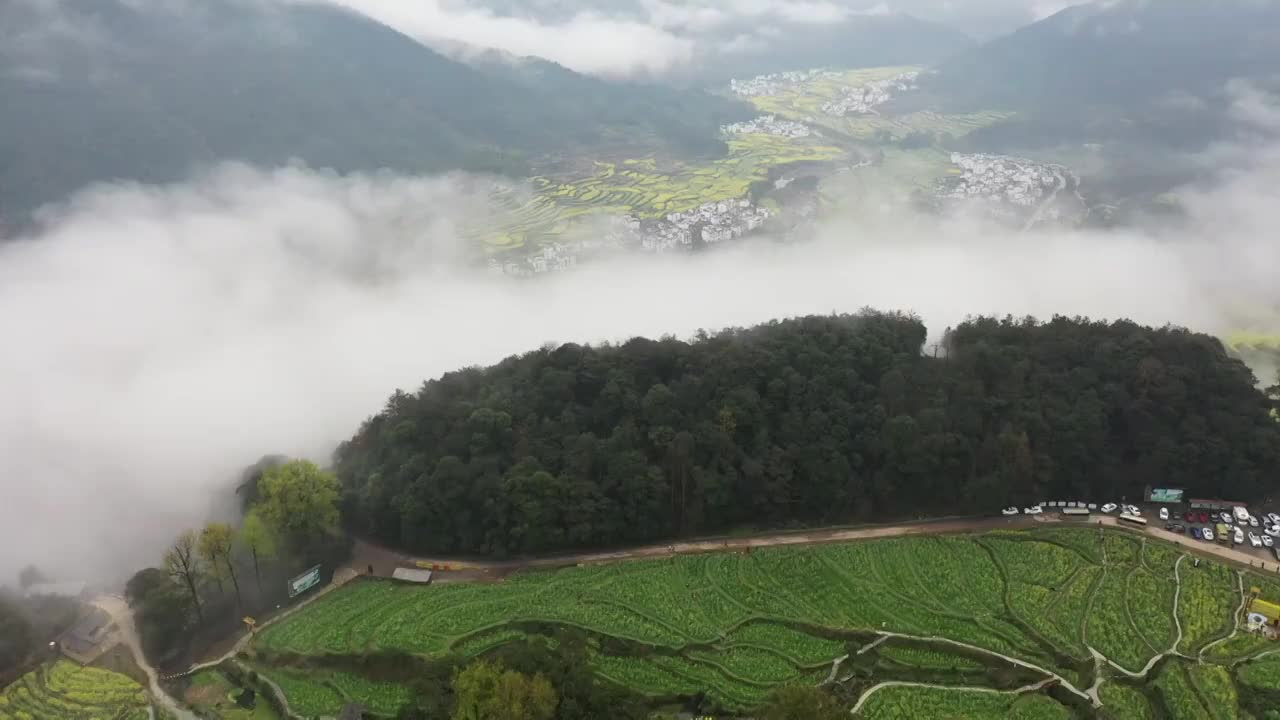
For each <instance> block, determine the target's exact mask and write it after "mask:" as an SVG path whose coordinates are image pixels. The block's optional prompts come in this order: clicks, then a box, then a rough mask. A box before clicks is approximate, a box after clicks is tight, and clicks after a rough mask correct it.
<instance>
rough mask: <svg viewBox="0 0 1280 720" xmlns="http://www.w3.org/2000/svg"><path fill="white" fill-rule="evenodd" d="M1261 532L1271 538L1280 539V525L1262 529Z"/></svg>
mask: <svg viewBox="0 0 1280 720" xmlns="http://www.w3.org/2000/svg"><path fill="white" fill-rule="evenodd" d="M1262 532H1264V533H1266V534H1268V535H1270V536H1271V537H1280V525H1269V526H1267V527H1265V528H1263V529H1262Z"/></svg>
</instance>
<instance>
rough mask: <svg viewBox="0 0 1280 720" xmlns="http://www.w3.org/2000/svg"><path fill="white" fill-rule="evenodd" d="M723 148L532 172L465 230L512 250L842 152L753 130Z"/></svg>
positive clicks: (690, 205)
mask: <svg viewBox="0 0 1280 720" xmlns="http://www.w3.org/2000/svg"><path fill="white" fill-rule="evenodd" d="M728 146H729V152H728V154H727V155H726V156H725V157H723V158H720V159H718V160H715V161H712V162H710V163H706V164H701V165H699V164H684V163H678V164H674V165H671V166H669V167H664V168H663V169H662V170H659V169H658V167H657V163H656V162H655V161H654V160H653V159H652V158H644V159H631V160H624V161H622V162H618V163H610V162H597V163H595V173H594V174H593V175H591V176H590V177H586V178H582V179H576V180H569V179H560V180H556V179H553V178H548V177H535V178H533V193H532V194H528V193H520V192H517V191H515V190H514V189H510V188H501V189H496V190H495V191H494V192H493V193H492V194H491V197H490V200H491V202H492V204H493V206H494V208H495V209H496V211H495V212H494V213H492V214H491V215H490V216H489V217H488V218H486V222H485V223H484V224H479V225H473V226H470V227H468V228H465V229H464V236H465V237H467V238H469V239H471V240H473V241H478V242H483V243H486V244H487V245H488V246H489V247H490V248H491V249H495V250H497V249H512V248H518V247H523V246H536V245H538V244H541V243H546V242H553V241H562V240H567V239H571V238H573V237H574V236H575V235H574V234H575V233H578V232H598V231H599V226H598V225H596V224H594V223H593V222H592V220H596V221H601V220H602V219H603V218H606V217H609V216H621V215H632V216H634V217H636V218H639V219H650V218H660V217H664V216H666V215H667V214H668V213H675V212H683V211H686V210H691V209H694V208H696V207H699V206H700V205H702V204H704V203H708V202H719V201H721V200H737V199H740V198H744V197H746V196H747V194H748V190H749V189H750V187H751V185H752V183H755V182H758V181H760V180H764V179H766V178H767V177H768V176H769V172H770V170H772V169H774V168H777V167H781V166H784V165H789V164H793V163H799V162H825V161H829V160H834V159H836V158H838V157H841V156H842V155H843V154H844V152H845V151H844V150H843V149H841V148H840V147H839V146H837V145H834V144H831V143H830V142H826V141H822V140H819V139H789V138H784V137H779V136H776V135H768V134H763V133H751V134H744V135H737V136H735V137H734V138H733V139H731V140H729V141H728Z"/></svg>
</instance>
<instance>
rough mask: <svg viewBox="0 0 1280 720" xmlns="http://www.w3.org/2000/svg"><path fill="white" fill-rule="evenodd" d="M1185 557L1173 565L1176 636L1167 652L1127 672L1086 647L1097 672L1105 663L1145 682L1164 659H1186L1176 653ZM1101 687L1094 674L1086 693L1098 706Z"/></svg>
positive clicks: (1109, 659)
mask: <svg viewBox="0 0 1280 720" xmlns="http://www.w3.org/2000/svg"><path fill="white" fill-rule="evenodd" d="M1105 556H1106V548H1103V557H1104V559H1105ZM1186 557H1187V556H1186V555H1179V556H1178V559H1177V561H1175V562H1174V563H1173V580H1174V586H1173V625H1174V628H1175V629H1176V630H1177V634H1176V636H1175V637H1174V639H1173V644H1172V645H1171V646H1170V647H1169V649H1168V650H1165V651H1164V652H1162V653H1157V654H1156V655H1154V656H1152V658H1151V659H1150V660H1148V661H1147V664H1146V665H1144V666H1143V668H1142V669H1141V670H1139V671H1137V672H1134V671H1133V670H1129V669H1128V668H1125V667H1123V666H1121V665H1120V664H1119V663H1116V662H1115V661H1114V660H1112V659H1111V658H1108V657H1107V656H1106V655H1104V654H1102V653H1101V652H1099V651H1098V650H1097V648H1095V647H1093V646H1092V645H1088V646H1086V647H1087V649H1088V650H1089V654H1090V655H1092V656H1093V659H1094V662H1095V664H1096V665H1098V666H1099V667H1098V669H1099V671H1100V670H1101V665H1102V664H1103V663H1105V664H1107V665H1110V666H1111V667H1112V668H1114V669H1115V670H1117V671H1119V672H1121V673H1123V674H1124V675H1126V676H1128V677H1130V678H1133V679H1135V680H1145V679H1146V677H1147V673H1149V672H1151V669H1152V668H1154V667H1155V666H1156V663H1158V662H1160V661H1161V660H1163V659H1164V658H1166V657H1169V656H1176V657H1184V658H1185V657H1187V656H1186V655H1183V654H1182V653H1180V652H1178V645H1179V644H1181V643H1182V622H1181V621H1179V620H1178V603H1179V602H1180V599H1181V596H1182V576H1181V574H1180V572H1179V570H1180V568H1181V567H1182V561H1183V560H1184V559H1186ZM1188 659H1193V658H1188ZM1101 685H1102V673H1101V672H1096V673H1095V674H1094V681H1093V685H1092V686H1091V687H1090V688H1089V690H1088V692H1089V693H1090V696H1091V697H1092V698H1093V699H1094V700H1095V702H1096V703H1097V704H1098V705H1101V704H1102V701H1101V698H1100V697H1099V696H1098V688H1099V687H1101Z"/></svg>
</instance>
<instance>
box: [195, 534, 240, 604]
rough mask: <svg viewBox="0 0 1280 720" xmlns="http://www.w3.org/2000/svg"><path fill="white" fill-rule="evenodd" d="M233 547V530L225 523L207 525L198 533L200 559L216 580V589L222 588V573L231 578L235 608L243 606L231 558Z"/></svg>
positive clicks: (238, 581) (238, 582)
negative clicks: (234, 593) (234, 595)
mask: <svg viewBox="0 0 1280 720" xmlns="http://www.w3.org/2000/svg"><path fill="white" fill-rule="evenodd" d="M234 545H235V530H234V529H232V527H231V526H230V525H228V524H226V523H209V524H208V525H207V526H205V529H204V530H203V531H201V533H200V548H199V549H200V557H201V558H202V559H203V560H204V561H205V562H207V563H209V568H210V569H211V570H212V572H213V574H214V577H216V578H217V579H218V587H219V589H221V587H222V571H223V570H225V571H226V573H227V575H228V576H229V577H230V578H231V585H232V587H234V588H235V590H236V606H237V607H239V606H241V605H242V604H243V600H242V599H241V597H240V580H239V578H237V577H236V566H235V562H234V561H233V559H232V557H231V549H232V547H233V546H234Z"/></svg>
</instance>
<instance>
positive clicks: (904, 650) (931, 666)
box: [876, 644, 985, 671]
mask: <svg viewBox="0 0 1280 720" xmlns="http://www.w3.org/2000/svg"><path fill="white" fill-rule="evenodd" d="M876 651H877V652H878V653H879V654H880V657H882V658H885V659H886V660H891V661H893V662H895V663H897V664H899V665H906V666H907V667H913V668H921V669H924V670H966V671H968V670H981V669H982V668H983V667H985V666H984V665H983V664H982V663H980V662H978V661H976V660H973V659H971V658H967V657H963V656H960V655H954V654H952V653H944V652H938V651H936V650H925V649H922V648H916V647H906V646H895V645H888V644H886V645H881V646H880V647H878V648H876Z"/></svg>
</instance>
